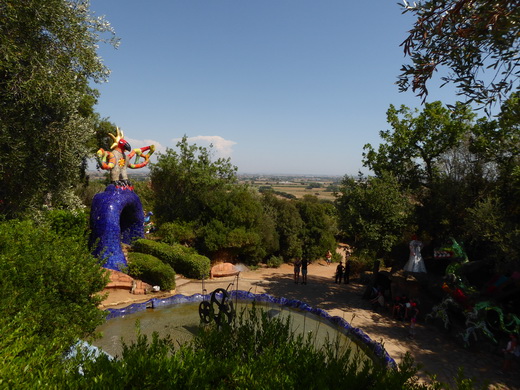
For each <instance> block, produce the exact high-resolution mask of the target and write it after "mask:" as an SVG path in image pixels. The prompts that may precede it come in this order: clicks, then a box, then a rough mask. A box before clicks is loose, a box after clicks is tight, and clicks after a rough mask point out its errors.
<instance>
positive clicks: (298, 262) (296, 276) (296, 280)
mask: <svg viewBox="0 0 520 390" xmlns="http://www.w3.org/2000/svg"><path fill="white" fill-rule="evenodd" d="M301 266H302V262H301V260H300V259H299V258H296V260H295V261H294V283H296V284H298V283H299V282H300V268H301Z"/></svg>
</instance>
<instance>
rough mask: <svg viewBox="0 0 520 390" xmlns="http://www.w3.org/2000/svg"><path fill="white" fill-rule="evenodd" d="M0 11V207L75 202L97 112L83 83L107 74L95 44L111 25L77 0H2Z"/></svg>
mask: <svg viewBox="0 0 520 390" xmlns="http://www.w3.org/2000/svg"><path fill="white" fill-rule="evenodd" d="M0 12H1V14H2V24H1V25H0V52H2V53H3V54H2V56H1V58H0V118H1V120H0V148H1V149H2V151H3V152H2V154H1V155H0V181H1V182H2V186H1V187H0V212H2V213H3V214H5V215H7V216H8V217H16V216H19V215H22V214H26V213H27V214H32V213H33V212H34V210H35V209H40V208H41V207H42V206H43V205H46V206H52V207H68V208H77V207H79V206H80V205H81V204H80V202H79V200H78V198H77V197H76V195H75V194H74V187H75V185H76V184H77V183H78V182H79V179H80V177H81V174H82V173H83V171H84V168H85V166H84V161H85V157H86V156H87V155H88V153H89V152H88V150H86V148H85V144H86V143H87V142H88V140H89V139H90V137H92V136H93V134H94V121H95V118H96V116H95V115H94V112H93V109H92V107H93V105H94V104H95V99H96V94H97V93H96V91H94V90H93V89H91V87H90V82H91V81H101V80H103V79H105V78H106V76H107V75H108V70H107V69H106V68H105V66H104V65H103V63H102V62H101V60H100V58H99V57H98V56H97V53H96V51H97V43H98V42H99V41H100V34H104V33H109V34H111V32H112V31H111V29H110V25H109V24H108V23H107V22H106V21H105V20H104V19H102V18H94V17H92V15H91V14H90V11H89V8H88V3H86V2H84V1H81V0H49V1H46V2H41V1H37V0H28V1H23V2H20V1H13V0H6V1H3V2H2V5H0Z"/></svg>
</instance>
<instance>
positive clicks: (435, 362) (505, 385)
mask: <svg viewBox="0 0 520 390" xmlns="http://www.w3.org/2000/svg"><path fill="white" fill-rule="evenodd" d="M333 269H335V267H334V266H333V265H332V266H330V267H328V266H326V265H325V263H324V262H318V263H313V264H311V265H309V276H308V284H307V285H301V284H295V283H294V281H293V279H292V267H291V266H290V265H287V264H284V265H283V266H282V267H280V268H277V269H266V268H260V269H258V270H255V271H246V272H242V273H240V274H239V275H238V278H237V277H224V278H216V279H213V280H208V281H205V282H202V281H197V280H190V279H184V278H182V277H178V279H177V287H176V290H175V294H183V295H193V294H197V293H202V292H203V289H205V290H206V291H207V292H209V293H210V292H212V291H213V290H215V289H216V288H229V289H238V290H245V291H251V292H253V293H256V294H260V293H267V294H271V295H274V296H278V297H285V298H289V299H298V300H301V301H304V302H306V303H308V304H309V305H311V306H313V307H318V308H321V309H323V310H326V311H327V312H328V313H330V314H331V315H333V316H340V317H343V318H344V319H345V320H347V321H348V322H349V323H351V324H352V325H353V326H356V327H359V328H361V329H362V330H363V331H364V332H365V333H366V334H368V335H369V336H370V337H371V338H372V339H373V340H375V341H379V342H382V343H383V344H384V346H385V348H386V350H387V351H388V353H389V354H390V356H392V357H393V358H394V359H395V360H396V361H397V362H399V361H400V360H401V359H402V357H403V356H404V355H405V353H406V352H410V353H411V355H412V356H413V358H414V360H415V362H416V364H418V365H420V366H422V367H423V368H422V369H421V370H420V372H419V377H420V378H421V379H422V380H426V381H427V375H426V373H427V372H430V373H435V374H436V375H437V379H438V380H440V381H442V382H448V383H451V384H453V383H452V382H451V380H452V378H454V377H455V376H456V374H457V371H458V369H459V367H462V368H463V369H464V375H465V376H466V377H469V378H474V379H475V380H476V381H477V383H478V385H479V386H483V385H485V384H487V387H486V388H488V389H493V390H498V389H512V390H515V389H518V390H520V376H519V367H518V365H516V366H514V370H513V371H512V372H511V373H508V374H503V373H501V372H500V368H501V365H502V356H501V355H500V354H498V353H483V352H472V351H468V350H466V349H464V348H462V347H460V346H458V345H457V344H456V343H455V342H454V341H453V340H452V339H451V338H450V337H449V336H447V335H446V334H445V333H443V332H442V331H441V330H440V329H438V328H437V327H435V326H433V325H429V324H424V323H421V322H419V323H418V324H417V327H416V336H415V338H414V339H413V340H411V339H409V338H408V324H407V323H404V322H400V321H396V320H394V319H392V318H391V315H390V314H391V313H389V312H384V311H383V312H374V311H373V310H372V309H371V307H370V303H369V302H368V301H367V300H364V299H362V294H363V291H364V289H365V286H364V285H361V284H358V283H356V280H354V281H353V283H351V284H348V285H347V284H341V285H338V284H335V283H334V280H333V274H334V271H333ZM154 296H155V295H154ZM126 298H128V300H127V301H126V302H123V301H121V300H122V299H123V300H124V299H125V297H124V296H119V297H115V296H114V297H109V298H107V300H106V301H105V302H104V304H103V307H109V306H115V305H119V306H124V305H128V304H129V303H130V302H131V301H135V300H136V299H137V297H136V296H135V295H134V296H133V297H126ZM150 298H152V296H141V297H140V299H141V300H147V299H150ZM118 299H119V301H118Z"/></svg>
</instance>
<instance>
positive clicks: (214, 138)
mask: <svg viewBox="0 0 520 390" xmlns="http://www.w3.org/2000/svg"><path fill="white" fill-rule="evenodd" d="M180 140H181V139H180V138H177V139H174V140H172V141H173V142H174V143H177V142H178V141H180ZM188 143H189V144H197V145H198V146H204V147H208V146H209V145H210V144H211V145H213V151H214V152H215V154H216V157H222V158H228V157H231V155H232V154H233V145H236V142H235V141H231V140H227V139H224V138H222V137H221V136H219V135H198V136H196V137H188Z"/></svg>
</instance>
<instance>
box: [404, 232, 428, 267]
mask: <svg viewBox="0 0 520 390" xmlns="http://www.w3.org/2000/svg"><path fill="white" fill-rule="evenodd" d="M422 248H423V243H422V242H421V241H419V239H418V238H417V236H416V235H415V234H414V235H413V237H412V241H410V258H409V259H408V262H407V263H406V265H405V266H404V270H405V271H408V272H426V267H425V265H424V260H423V258H422V255H421V249H422Z"/></svg>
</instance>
